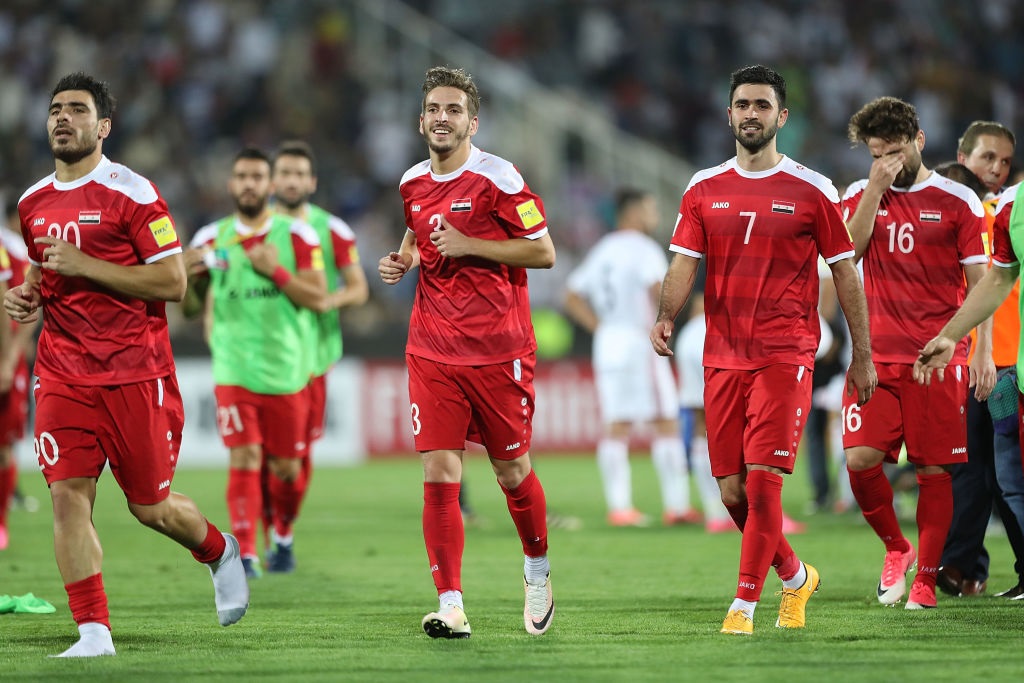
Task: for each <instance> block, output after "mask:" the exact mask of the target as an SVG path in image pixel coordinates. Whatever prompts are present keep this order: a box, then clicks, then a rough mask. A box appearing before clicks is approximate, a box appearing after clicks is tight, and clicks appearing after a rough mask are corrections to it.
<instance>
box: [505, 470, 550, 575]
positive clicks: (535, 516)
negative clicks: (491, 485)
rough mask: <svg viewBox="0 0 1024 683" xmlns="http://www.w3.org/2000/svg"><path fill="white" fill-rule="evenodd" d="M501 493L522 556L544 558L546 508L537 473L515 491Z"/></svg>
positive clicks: (531, 475) (509, 490)
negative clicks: (514, 529)
mask: <svg viewBox="0 0 1024 683" xmlns="http://www.w3.org/2000/svg"><path fill="white" fill-rule="evenodd" d="M500 485H501V484H500V483H499V486H500ZM501 490H502V491H504V492H505V502H506V503H507V504H508V511H509V512H510V513H511V514H512V521H513V522H514V523H515V525H516V531H518V532H519V539H520V540H521V541H522V542H523V554H524V555H526V556H527V557H541V556H543V555H547V553H548V506H547V501H546V500H545V498H544V487H543V486H541V484H540V479H538V478H537V474H536V472H534V471H533V470H530V473H529V474H528V475H526V478H525V479H523V481H522V483H521V484H519V486H517V487H515V488H514V489H507V488H505V487H504V486H502V487H501Z"/></svg>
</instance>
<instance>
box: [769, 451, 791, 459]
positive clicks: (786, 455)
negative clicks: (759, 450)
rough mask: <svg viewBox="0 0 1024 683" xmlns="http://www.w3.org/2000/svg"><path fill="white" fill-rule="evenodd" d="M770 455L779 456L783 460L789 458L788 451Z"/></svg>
mask: <svg viewBox="0 0 1024 683" xmlns="http://www.w3.org/2000/svg"><path fill="white" fill-rule="evenodd" d="M772 455H781V456H782V457H783V458H788V457H789V451H782V450H777V451H775V452H774V453H772Z"/></svg>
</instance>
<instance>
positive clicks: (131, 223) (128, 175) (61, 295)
mask: <svg viewBox="0 0 1024 683" xmlns="http://www.w3.org/2000/svg"><path fill="white" fill-rule="evenodd" d="M18 213H19V215H20V218H21V232H22V235H23V237H24V238H25V244H26V247H27V250H28V258H29V261H30V262H31V263H32V264H33V265H39V263H40V253H41V252H42V247H40V246H39V245H37V244H36V243H35V242H34V241H33V240H35V238H37V237H45V236H50V237H57V238H60V239H63V240H67V241H68V242H71V243H72V244H74V245H75V246H76V247H78V248H79V249H81V250H82V252H83V253H85V254H87V255H89V256H93V257H95V258H98V259H102V260H104V261H107V262H110V263H115V264H117V265H120V266H136V265H141V264H144V263H154V262H156V261H159V260H160V259H163V258H166V257H168V256H171V255H172V254H177V253H180V252H181V244H180V243H179V242H178V236H177V234H176V233H175V231H174V223H173V222H172V220H171V216H170V213H169V212H168V210H167V204H166V203H165V202H164V200H163V198H162V197H161V196H160V193H159V192H158V191H157V189H156V186H154V185H153V183H151V182H150V181H149V180H147V179H146V178H143V177H142V176H140V175H138V174H137V173H135V172H134V171H132V170H131V169H129V168H127V167H125V166H122V165H120V164H115V163H112V162H111V161H110V160H109V159H107V158H106V157H103V158H102V159H101V160H100V163H99V164H98V165H97V166H96V168H94V169H93V170H92V171H91V172H90V173H89V174H88V175H86V176H84V177H82V178H79V179H77V180H74V181H71V182H69V183H63V182H60V181H58V180H57V179H56V177H55V176H54V175H52V174H51V175H49V176H47V177H46V178H43V179H42V180H40V181H39V182H37V183H36V184H35V185H33V186H32V187H30V188H29V189H28V190H26V191H25V194H24V195H22V197H21V199H20V200H19V201H18ZM44 246H45V245H44ZM40 290H41V293H42V299H43V311H44V314H43V330H42V333H41V334H40V337H39V348H38V352H37V357H36V365H35V374H36V375H38V376H39V377H41V378H43V379H52V380H56V381H60V382H64V383H65V384H74V385H89V386H98V385H119V384H131V383H136V382H142V381H145V380H149V379H154V378H157V377H166V376H167V375H169V374H171V373H172V372H174V360H173V358H172V357H171V344H170V339H169V338H168V334H167V317H166V315H165V313H164V302H163V301H143V300H142V299H138V298H135V297H132V296H128V295H127V294H121V293H118V292H115V291H113V290H110V289H107V288H106V287H104V286H103V285H100V284H99V283H97V282H94V281H92V280H89V279H87V278H82V277H66V276H64V275H58V274H57V273H54V272H53V271H49V270H45V269H43V270H42V283H41V285H40Z"/></svg>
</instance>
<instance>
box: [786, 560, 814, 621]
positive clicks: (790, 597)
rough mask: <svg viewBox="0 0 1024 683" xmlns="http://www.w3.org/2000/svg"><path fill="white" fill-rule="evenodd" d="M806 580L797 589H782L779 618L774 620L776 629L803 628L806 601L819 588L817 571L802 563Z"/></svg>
mask: <svg viewBox="0 0 1024 683" xmlns="http://www.w3.org/2000/svg"><path fill="white" fill-rule="evenodd" d="M804 568H805V569H806V570H807V580H806V581H804V585H802V586H800V587H799V588H786V587H783V588H782V602H781V603H780V604H779V618H778V619H776V620H775V626H777V627H778V628H803V627H804V623H805V621H806V619H805V614H804V612H805V610H806V608H807V601H808V600H810V599H811V596H812V595H814V594H815V593H816V592H817V590H818V588H819V587H821V577H820V576H818V570H817V569H815V568H814V567H812V566H811V565H809V564H807V563H806V562H804Z"/></svg>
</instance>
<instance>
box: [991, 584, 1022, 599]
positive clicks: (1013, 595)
mask: <svg viewBox="0 0 1024 683" xmlns="http://www.w3.org/2000/svg"><path fill="white" fill-rule="evenodd" d="M996 597H997V598H1006V599H1007V600H1024V582H1021V583H1018V584H1017V585H1016V586H1014V587H1013V588H1008V589H1006V590H1004V591H1003V592H1001V593H996Z"/></svg>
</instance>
